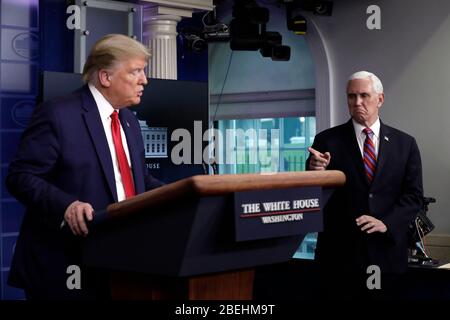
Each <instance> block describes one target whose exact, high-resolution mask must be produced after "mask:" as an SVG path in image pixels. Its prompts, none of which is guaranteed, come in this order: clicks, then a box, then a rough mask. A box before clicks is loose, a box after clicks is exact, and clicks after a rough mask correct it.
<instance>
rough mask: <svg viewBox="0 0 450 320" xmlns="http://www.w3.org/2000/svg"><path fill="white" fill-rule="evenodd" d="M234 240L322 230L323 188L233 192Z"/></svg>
mask: <svg viewBox="0 0 450 320" xmlns="http://www.w3.org/2000/svg"><path fill="white" fill-rule="evenodd" d="M234 208H235V210H234V219H235V239H236V241H247V240H257V239H267V238H276V237H286V236H293V235H298V234H307V233H309V232H316V231H322V228H323V218H322V189H321V188H320V187H303V188H289V189H273V190H256V191H242V192H235V193H234Z"/></svg>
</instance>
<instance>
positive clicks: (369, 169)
mask: <svg viewBox="0 0 450 320" xmlns="http://www.w3.org/2000/svg"><path fill="white" fill-rule="evenodd" d="M363 132H364V133H365V134H366V140H365V141H364V155H363V160H364V168H365V170H366V176H367V180H368V181H369V183H372V180H373V176H374V174H375V169H376V167H377V158H376V157H375V145H374V144H373V140H372V137H373V131H372V130H370V128H365V129H364V130H363Z"/></svg>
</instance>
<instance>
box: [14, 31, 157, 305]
mask: <svg viewBox="0 0 450 320" xmlns="http://www.w3.org/2000/svg"><path fill="white" fill-rule="evenodd" d="M149 57H150V54H149V52H148V50H147V49H146V48H145V47H144V46H143V45H142V44H141V43H139V42H137V41H135V40H133V39H131V38H130V37H127V36H124V35H119V34H112V35H107V36H105V37H103V38H102V39H100V40H99V41H98V42H97V43H96V44H95V45H94V47H93V48H92V50H91V52H90V54H89V56H88V58H87V61H86V64H85V66H84V70H83V79H84V81H85V83H86V85H85V86H84V87H82V88H81V89H79V90H78V91H76V92H74V93H72V94H71V95H69V96H67V97H63V98H60V99H57V100H53V101H48V102H44V103H43V104H41V105H39V106H37V107H36V109H35V111H34V114H33V116H32V119H31V122H30V124H29V126H28V128H27V129H26V130H25V132H24V134H23V136H22V138H21V141H20V145H19V148H18V151H17V154H16V156H15V158H14V160H13V161H12V162H11V165H10V167H9V172H8V176H7V179H6V184H7V187H8V190H9V191H10V193H11V194H12V195H14V196H15V197H16V198H17V199H18V200H19V201H20V202H22V203H23V204H24V205H25V206H26V213H25V217H24V220H23V223H22V226H21V230H20V235H19V238H18V241H17V244H16V249H15V253H14V257H13V261H12V265H11V270H10V276H9V280H8V283H9V284H10V285H12V286H16V287H20V288H24V290H25V294H26V296H27V298H29V299H33V298H34V299H76V298H83V299H84V298H98V297H105V298H107V297H108V295H109V288H108V279H107V276H106V275H105V274H102V273H100V272H94V271H93V270H92V269H87V268H84V267H83V266H81V265H80V263H81V260H80V259H81V258H80V243H81V238H82V236H86V235H87V234H88V232H89V230H88V227H87V221H89V220H92V218H93V215H95V211H94V210H102V209H105V208H106V207H107V206H108V205H109V204H111V203H113V202H117V201H121V200H124V199H126V198H130V197H133V196H134V195H136V194H139V193H142V192H144V191H146V190H149V189H152V188H155V187H158V186H160V185H161V182H160V181H158V180H156V179H154V178H153V177H152V176H151V175H150V174H149V173H148V172H147V168H146V165H145V159H144V145H143V141H142V136H141V132H140V126H139V123H138V121H137V119H136V117H135V116H134V115H133V113H132V112H131V111H130V110H128V109H127V108H126V107H128V106H131V105H136V104H138V103H139V102H140V100H141V96H142V92H143V90H144V86H145V85H146V84H147V78H146V75H145V72H144V68H145V66H146V65H147V61H148V59H149ZM63 226H66V227H63ZM67 227H68V230H65V231H69V232H65V231H64V228H67ZM99 254H101V253H99ZM73 272H74V274H73ZM70 276H78V278H79V280H80V281H78V282H79V283H77V280H76V279H75V280H74V281H69V277H70ZM72 280H73V279H72ZM74 283H75V284H74Z"/></svg>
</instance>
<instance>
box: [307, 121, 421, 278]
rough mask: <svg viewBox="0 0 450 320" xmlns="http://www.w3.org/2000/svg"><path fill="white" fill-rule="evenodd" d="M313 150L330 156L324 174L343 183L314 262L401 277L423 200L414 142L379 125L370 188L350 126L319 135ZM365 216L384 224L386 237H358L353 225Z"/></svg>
mask: <svg viewBox="0 0 450 320" xmlns="http://www.w3.org/2000/svg"><path fill="white" fill-rule="evenodd" d="M312 147H313V148H314V149H316V150H318V151H320V152H323V153H324V152H327V151H328V152H330V154H331V161H330V164H329V166H328V167H327V169H328V170H341V171H343V172H344V174H345V176H346V178H347V181H346V183H345V185H344V186H343V187H341V188H338V189H336V191H335V192H334V193H333V195H332V197H331V199H330V201H329V202H328V203H327V205H326V206H325V208H324V231H323V232H322V233H320V234H319V237H318V241H317V249H316V259H317V260H318V261H319V262H321V263H323V266H325V267H326V266H328V267H329V268H330V270H333V269H334V268H338V269H340V270H342V271H349V272H354V271H359V272H363V273H364V274H365V273H366V268H367V266H368V265H372V264H374V265H378V266H379V267H380V269H381V272H386V273H399V272H403V271H405V270H406V268H407V245H408V243H407V240H408V238H407V230H408V225H409V224H410V222H411V221H412V220H413V218H414V217H415V215H416V214H417V212H418V211H419V210H420V208H421V205H422V198H423V188H422V166H421V159H420V153H419V149H418V147H417V143H416V141H415V139H414V138H413V137H411V136H409V135H407V134H405V133H403V132H401V131H399V130H397V129H394V128H392V127H389V126H387V125H385V124H383V123H381V128H380V144H379V151H378V160H377V168H376V172H375V176H374V180H373V182H372V184H371V185H369V183H368V181H367V179H366V176H365V172H364V165H363V160H362V156H361V152H360V149H359V147H358V142H357V140H356V137H355V132H354V129H353V123H352V121H351V120H350V121H348V122H347V123H345V124H343V125H340V126H337V127H334V128H331V129H328V130H325V131H323V132H321V133H320V134H318V135H317V136H316V137H315V139H314V144H313V146H312ZM306 166H307V168H308V167H309V159H308V160H307V163H306ZM363 214H369V215H372V216H374V217H376V218H377V219H380V220H381V221H383V222H384V224H385V225H386V226H387V228H388V232H387V233H384V234H382V233H379V232H376V233H372V234H367V233H365V232H362V231H360V227H358V226H357V225H356V221H355V219H356V218H357V217H359V216H361V215H363Z"/></svg>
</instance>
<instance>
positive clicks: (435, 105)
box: [309, 0, 450, 234]
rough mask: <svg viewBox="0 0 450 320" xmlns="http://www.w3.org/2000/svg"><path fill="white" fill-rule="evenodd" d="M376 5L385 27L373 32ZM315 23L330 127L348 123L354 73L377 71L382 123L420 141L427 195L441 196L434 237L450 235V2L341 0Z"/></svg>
mask: <svg viewBox="0 0 450 320" xmlns="http://www.w3.org/2000/svg"><path fill="white" fill-rule="evenodd" d="M371 4H376V5H378V6H380V8H381V30H368V29H367V28H366V19H367V17H368V16H369V15H367V14H366V9H367V7H368V6H369V5H371ZM309 18H310V20H311V22H312V21H314V23H315V24H316V25H317V28H318V31H319V32H320V33H321V35H322V40H323V41H324V46H325V48H326V50H327V55H328V59H329V61H328V63H329V65H330V69H331V70H330V71H331V72H330V74H331V79H330V83H331V88H330V92H331V97H330V100H331V104H330V109H331V114H330V122H331V123H330V124H331V125H336V124H340V123H342V122H345V121H346V120H347V119H348V110H347V106H346V97H345V85H346V80H347V78H348V76H349V75H350V74H351V73H353V72H355V71H358V70H368V71H371V72H374V73H375V74H377V75H378V76H379V77H380V79H381V80H382V82H383V85H384V88H385V94H386V100H385V104H384V105H383V107H382V111H381V118H382V120H383V121H384V122H385V123H387V124H389V125H392V126H394V127H397V128H399V129H401V130H403V131H406V132H408V133H410V134H411V135H413V136H414V137H416V139H417V142H418V144H419V148H420V150H421V153H422V161H423V175H424V191H425V195H426V196H432V197H435V198H436V199H437V203H436V204H431V205H430V211H429V216H430V217H431V219H432V221H433V223H434V224H435V225H436V230H435V232H434V233H446V234H449V233H450V139H449V137H450V1H443V0H427V1H423V0H420V1H418V0H378V1H365V0H360V1H354V0H338V1H334V10H333V15H332V16H331V17H319V16H313V15H309ZM317 94H320V93H318V92H317Z"/></svg>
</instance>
